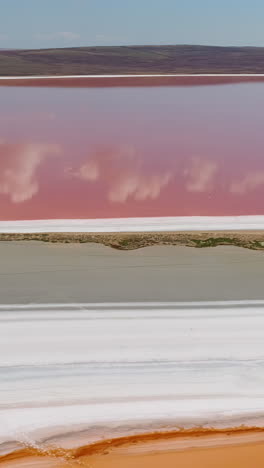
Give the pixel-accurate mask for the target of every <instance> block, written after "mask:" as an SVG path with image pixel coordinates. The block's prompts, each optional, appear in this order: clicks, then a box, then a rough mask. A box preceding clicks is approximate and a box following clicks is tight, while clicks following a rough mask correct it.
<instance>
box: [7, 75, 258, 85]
mask: <svg viewBox="0 0 264 468" xmlns="http://www.w3.org/2000/svg"><path fill="white" fill-rule="evenodd" d="M263 82H264V74H253V73H241V74H240V73H238V74H235V73H234V74H221V73H218V74H199V73H197V74H169V73H168V74H125V75H47V76H45V75H39V76H34V75H30V76H26V75H25V76H0V87H4V86H7V87H8V86H29V87H38V86H40V87H41V86H44V87H66V88H67V87H68V88H71V87H73V88H97V87H98V88H100V87H103V88H107V87H144V86H146V87H155V86H183V87H185V86H187V87H188V86H214V85H221V84H222V85H228V84H239V83H263Z"/></svg>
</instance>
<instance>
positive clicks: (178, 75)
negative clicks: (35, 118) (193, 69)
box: [0, 73, 264, 80]
mask: <svg viewBox="0 0 264 468" xmlns="http://www.w3.org/2000/svg"><path fill="white" fill-rule="evenodd" d="M187 77H192V78H196V77H203V78H209V77H211V78H213V77H237V78H242V77H247V78H251V77H262V78H264V73H153V74H151V73H135V74H120V75H115V74H109V75H30V76H24V75H21V76H0V80H43V79H44V80H49V79H52V80H54V79H57V80H58V79H59V80H60V79H73V78H74V79H77V78H90V79H94V78H187Z"/></svg>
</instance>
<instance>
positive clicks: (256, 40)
mask: <svg viewBox="0 0 264 468" xmlns="http://www.w3.org/2000/svg"><path fill="white" fill-rule="evenodd" d="M263 25H264V0H0V48H9V47H11V48H12V47H19V48H41V47H72V46H80V45H83V46H91V45H133V44H212V45H250V46H252V45H256V46H264V27H263Z"/></svg>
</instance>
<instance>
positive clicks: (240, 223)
mask: <svg viewBox="0 0 264 468" xmlns="http://www.w3.org/2000/svg"><path fill="white" fill-rule="evenodd" d="M247 230H250V231H251V230H255V231H259V230H264V215H261V216H170V217H149V218H107V219H103V218H102V219H45V220H25V221H0V233H55V232H61V233H65V232H67V233H71V232H75V233H76V232H77V233H87V232H91V233H99V232H105V233H111V232H113V233H120V232H131V233H132V232H166V231H167V232H169V231H172V232H184V231H189V232H191V231H193V232H197V231H198V232H200V231H247Z"/></svg>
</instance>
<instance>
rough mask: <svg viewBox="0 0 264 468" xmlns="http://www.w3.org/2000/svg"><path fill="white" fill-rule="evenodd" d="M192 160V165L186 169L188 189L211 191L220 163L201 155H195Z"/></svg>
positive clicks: (189, 190)
mask: <svg viewBox="0 0 264 468" xmlns="http://www.w3.org/2000/svg"><path fill="white" fill-rule="evenodd" d="M191 161H192V163H191V166H190V167H189V168H186V169H185V170H184V176H185V177H186V179H187V182H186V189H187V190H188V192H209V191H210V190H212V188H213V185H214V178H215V175H216V173H217V170H218V164H217V163H216V162H214V161H210V160H209V159H204V158H202V157H199V156H196V157H193V158H192V160H191Z"/></svg>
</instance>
